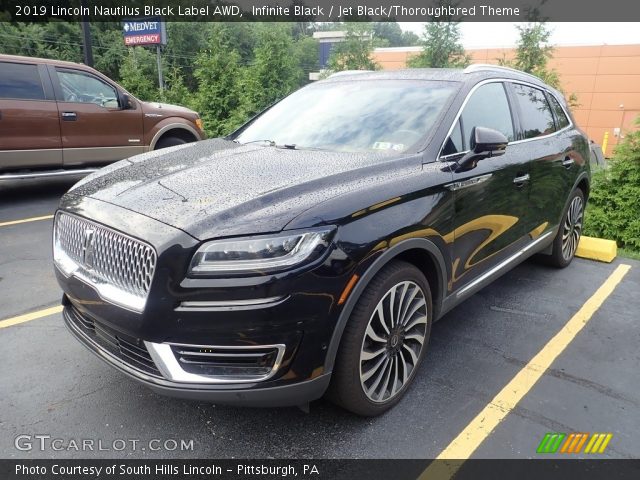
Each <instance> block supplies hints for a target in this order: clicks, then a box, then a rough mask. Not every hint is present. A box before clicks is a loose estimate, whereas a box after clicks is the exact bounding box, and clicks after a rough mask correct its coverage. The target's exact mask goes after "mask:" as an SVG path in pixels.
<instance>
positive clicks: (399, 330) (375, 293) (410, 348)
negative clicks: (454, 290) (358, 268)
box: [329, 261, 432, 416]
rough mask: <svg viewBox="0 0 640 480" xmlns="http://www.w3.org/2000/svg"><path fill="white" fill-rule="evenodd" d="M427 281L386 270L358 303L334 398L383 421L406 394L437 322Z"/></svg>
mask: <svg viewBox="0 0 640 480" xmlns="http://www.w3.org/2000/svg"><path fill="white" fill-rule="evenodd" d="M431 305H432V301H431V291H430V289H429V284H428V282H427V279H426V278H425V277H424V275H423V274H422V272H420V270H418V269H417V268H416V267H414V266H413V265H411V264H409V263H406V262H401V261H394V262H392V263H390V264H389V265H387V266H386V267H384V268H383V269H382V270H381V271H380V272H379V273H378V274H377V275H376V276H375V277H374V279H373V280H372V281H371V283H370V284H369V285H368V286H367V288H366V290H365V291H364V292H363V294H362V296H361V297H360V299H359V300H358V303H357V304H356V306H355V308H354V310H353V312H352V314H351V317H350V318H349V321H348V323H347V326H346V327H345V330H344V333H343V335H342V341H341V343H340V348H339V350H338V356H337V358H336V366H335V369H334V371H333V375H332V379H331V386H330V389H329V398H330V399H331V400H332V401H334V402H335V403H337V404H338V405H340V406H342V407H343V408H346V409H347V410H350V411H352V412H354V413H357V414H359V415H365V416H373V415H379V414H381V413H383V412H385V411H386V410H388V409H389V408H391V407H392V406H394V405H395V404H396V403H398V401H400V399H401V398H402V396H403V395H404V394H405V393H406V391H407V389H408V387H409V385H410V384H411V382H412V381H413V378H414V377H415V374H416V371H417V369H418V367H419V365H420V363H421V362H422V359H423V357H424V354H425V351H426V345H427V342H428V341H429V335H430V332H431V322H432V307H431Z"/></svg>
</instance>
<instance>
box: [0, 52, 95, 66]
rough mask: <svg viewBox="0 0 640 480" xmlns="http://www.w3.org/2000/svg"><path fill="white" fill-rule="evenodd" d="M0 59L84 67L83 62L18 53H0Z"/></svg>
mask: <svg viewBox="0 0 640 480" xmlns="http://www.w3.org/2000/svg"><path fill="white" fill-rule="evenodd" d="M0 60H1V61H4V62H20V63H23V62H28V63H46V64H49V65H58V66H61V67H76V68H77V67H78V66H81V67H86V65H84V64H83V63H74V62H65V61H62V60H53V59H51V58H37V57H22V56H19V55H4V54H0Z"/></svg>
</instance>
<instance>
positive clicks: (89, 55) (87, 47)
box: [80, 0, 93, 67]
mask: <svg viewBox="0 0 640 480" xmlns="http://www.w3.org/2000/svg"><path fill="white" fill-rule="evenodd" d="M80 5H81V7H82V45H83V50H84V63H85V65H88V66H89V67H93V51H92V50H91V27H90V25H89V17H88V15H85V11H86V10H87V8H88V7H87V0H81V2H80Z"/></svg>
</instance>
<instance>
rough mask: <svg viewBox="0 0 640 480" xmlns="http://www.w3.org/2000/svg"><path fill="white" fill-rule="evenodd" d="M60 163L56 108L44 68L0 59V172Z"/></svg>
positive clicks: (60, 149)
mask: <svg viewBox="0 0 640 480" xmlns="http://www.w3.org/2000/svg"><path fill="white" fill-rule="evenodd" d="M61 166H62V144H61V139H60V122H59V120H58V108H57V106H56V102H55V98H54V95H53V90H52V88H51V81H50V80H49V74H48V72H47V69H46V67H45V66H43V65H36V64H31V63H18V62H7V61H0V171H2V170H20V169H30V168H49V169H50V168H59V167H61Z"/></svg>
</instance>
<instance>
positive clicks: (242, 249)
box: [189, 228, 333, 275]
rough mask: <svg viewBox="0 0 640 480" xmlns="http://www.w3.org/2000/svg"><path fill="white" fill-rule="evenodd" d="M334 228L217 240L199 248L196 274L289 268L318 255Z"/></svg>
mask: <svg viewBox="0 0 640 480" xmlns="http://www.w3.org/2000/svg"><path fill="white" fill-rule="evenodd" d="M332 232H333V228H323V229H314V230H307V231H302V232H288V233H281V234H277V235H266V236H255V237H245V238H233V239H227V240H214V241H212V242H208V243H205V244H204V245H203V246H202V247H200V248H199V249H198V251H197V252H196V254H195V255H194V256H193V260H192V261H191V268H190V269H189V271H190V273H194V274H201V275H202V274H213V275H216V274H217V275H220V274H247V273H258V274H260V273H264V272H274V271H279V270H286V269H288V268H292V267H295V266H298V265H300V264H302V263H304V262H307V261H312V260H314V259H316V258H318V257H319V256H320V255H321V254H322V252H323V251H324V250H325V249H326V248H327V246H328V241H329V237H330V235H331V233H332Z"/></svg>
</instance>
